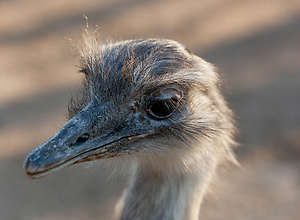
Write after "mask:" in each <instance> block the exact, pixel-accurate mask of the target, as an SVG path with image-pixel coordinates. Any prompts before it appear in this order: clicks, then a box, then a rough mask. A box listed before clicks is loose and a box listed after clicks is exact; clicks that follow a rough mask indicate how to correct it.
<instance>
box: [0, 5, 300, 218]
mask: <svg viewBox="0 0 300 220" xmlns="http://www.w3.org/2000/svg"><path fill="white" fill-rule="evenodd" d="M83 14H85V15H87V16H88V18H89V23H90V25H99V33H101V34H102V35H103V36H104V37H113V38H116V39H128V38H149V37H158V38H170V39H174V40H177V41H179V42H181V43H182V44H185V45H186V46H187V47H188V48H189V49H190V50H191V51H192V52H194V53H195V54H197V55H199V56H201V57H203V58H204V59H205V60H207V61H209V62H211V63H214V64H215V65H216V66H217V67H219V68H220V69H221V72H222V75H223V77H224V78H225V79H226V80H225V84H226V86H224V88H223V91H224V93H225V95H226V98H227V100H228V101H229V102H230V103H231V107H232V109H233V110H234V111H235V112H236V114H237V119H238V122H239V128H240V131H241V134H240V137H239V141H240V142H241V143H242V145H243V146H242V147H240V148H238V149H236V154H237V156H238V160H239V161H240V163H241V165H242V168H238V167H234V166H232V167H230V168H229V169H228V170H227V171H226V172H223V173H222V174H221V176H220V178H219V181H218V182H217V183H216V184H215V186H214V193H213V194H210V196H208V197H207V198H206V199H205V202H204V205H203V206H202V213H201V215H202V219H206V220H208V219H210V220H212V219H228V220H229V219H230V220H231V219H243V220H244V219H246V220H248V219H264V220H265V219H272V220H277V219H278V220H279V219H280V220H282V219H295V220H296V219H300V160H299V158H300V1H299V0H252V1H247V0H207V1H196V0H186V1H182V0H166V1H158V0H152V1H149V0H148V1H147V0H102V1H99V0H91V1H79V0H76V1H74V0H73V1H71V0H64V1H62V0H51V1H40V0H30V1H29V0H0V219H1V220H2V219H3V220H6V219H7V220H18V219H25V220H26V219H31V220H38V219H45V220H50V219H112V212H113V207H114V204H115V202H116V201H117V199H118V198H119V196H120V195H121V193H122V190H123V188H124V187H125V185H126V177H125V180H124V178H121V176H122V174H120V173H119V172H118V171H116V174H115V176H114V177H112V178H110V179H109V177H110V176H111V172H112V171H111V170H109V169H107V168H105V167H100V166H92V167H91V168H89V169H86V168H85V167H86V166H80V165H79V166H75V167H72V168H67V169H64V170H61V171H59V172H57V173H54V174H52V175H50V176H48V177H45V178H43V179H40V180H31V179H29V178H28V177H26V175H25V173H24V171H23V170H22V164H23V161H24V159H25V157H26V155H27V154H28V153H29V152H30V151H31V150H33V149H34V148H36V147H37V146H38V145H40V144H41V143H43V142H44V141H45V140H47V139H48V138H49V137H50V136H52V134H53V133H54V132H55V131H56V130H58V129H59V127H60V126H62V125H63V124H64V123H65V122H66V119H65V115H66V110H67V104H68V100H69V98H70V95H71V93H75V92H76V90H77V86H78V85H80V80H81V74H79V73H77V71H78V68H77V67H76V65H77V64H78V63H77V60H76V59H75V58H74V57H72V56H71V54H70V50H69V48H68V43H67V41H66V40H65V39H64V36H67V37H71V38H76V37H77V36H78V35H79V33H80V30H81V27H82V26H84V25H85V19H83V18H82V15H83Z"/></svg>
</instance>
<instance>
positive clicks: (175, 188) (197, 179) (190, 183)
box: [120, 166, 210, 220]
mask: <svg viewBox="0 0 300 220" xmlns="http://www.w3.org/2000/svg"><path fill="white" fill-rule="evenodd" d="M207 178H208V179H210V178H209V177H207ZM208 179H206V178H203V176H201V175H200V174H199V175H197V173H195V172H193V173H191V172H184V173H182V172H181V173H179V174H178V173H176V174H174V173H173V174H171V175H167V174H166V173H162V172H160V171H155V170H153V169H152V170H149V169H145V167H142V166H139V167H137V168H136V170H135V173H134V174H133V176H132V179H131V183H130V186H129V189H128V192H127V194H126V195H125V201H124V202H125V204H124V208H123V212H122V214H121V218H120V219H121V220H129V219H131V220H132V219H135V220H157V219H161V220H169V219H172V220H197V219H198V218H199V211H200V205H201V201H202V198H203V195H204V192H205V189H206V186H207V184H208V182H209V180H208Z"/></svg>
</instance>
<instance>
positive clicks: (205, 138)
mask: <svg viewBox="0 0 300 220" xmlns="http://www.w3.org/2000/svg"><path fill="white" fill-rule="evenodd" d="M74 46H75V49H76V51H77V57H78V58H79V60H80V69H81V70H80V72H82V73H83V74H84V76H85V77H84V81H83V88H82V90H81V92H82V98H78V99H77V100H74V99H73V100H71V102H70V105H69V109H68V110H69V111H68V113H69V119H70V120H69V121H68V122H67V123H66V124H65V125H64V126H63V127H62V128H61V129H60V130H59V131H58V132H57V133H55V134H54V135H53V136H52V137H51V138H50V139H49V140H47V141H46V142H45V143H43V144H42V145H40V146H39V147H38V148H37V149H35V150H33V151H32V152H31V153H30V154H29V155H28V156H27V158H26V160H25V162H24V169H25V171H26V173H27V175H28V176H29V177H30V178H33V179H36V178H41V177H44V176H46V175H48V174H51V173H53V172H55V171H58V170H60V169H62V168H64V167H67V166H71V165H73V164H78V163H82V162H86V161H93V160H100V159H101V160H102V159H105V160H118V158H123V159H122V161H124V163H126V164H129V165H130V167H133V169H132V177H131V180H130V184H129V187H128V190H127V191H126V193H125V194H124V195H123V197H122V198H121V200H120V202H119V203H118V207H119V210H120V214H119V218H120V219H122V220H146V219H149V220H196V219H198V218H199V212H200V205H201V202H202V199H203V196H204V195H205V192H206V191H207V189H208V185H209V183H210V182H211V180H212V178H213V177H214V175H215V173H216V170H217V167H218V165H219V164H221V163H222V162H225V161H232V162H234V163H235V162H236V161H235V157H234V154H233V152H232V147H233V146H234V145H235V142H234V140H233V136H234V133H235V127H234V123H233V119H232V112H231V110H230V109H229V108H228V107H227V105H226V102H225V101H224V99H223V97H222V95H221V93H220V92H219V89H218V84H219V77H218V74H217V73H216V71H215V68H214V67H213V65H211V64H209V63H207V62H206V61H204V60H203V59H201V58H199V57H198V56H196V55H194V54H192V53H191V52H190V51H188V50H187V49H186V48H185V46H183V45H181V44H179V43H177V42H175V41H172V40H167V39H146V40H127V41H120V42H112V41H107V42H104V41H102V40H99V38H98V37H97V35H96V33H95V32H94V31H91V30H90V29H89V28H88V27H87V28H86V29H84V31H83V34H82V36H81V40H80V42H77V43H74Z"/></svg>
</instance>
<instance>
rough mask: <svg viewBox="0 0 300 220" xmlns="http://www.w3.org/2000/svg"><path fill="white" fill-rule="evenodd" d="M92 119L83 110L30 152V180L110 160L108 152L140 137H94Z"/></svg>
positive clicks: (27, 165)
mask: <svg viewBox="0 0 300 220" xmlns="http://www.w3.org/2000/svg"><path fill="white" fill-rule="evenodd" d="M94 122H95V116H94V115H93V114H92V113H91V111H90V110H84V111H82V112H80V113H79V114H77V115H76V116H74V117H73V118H72V119H71V120H70V121H68V122H67V123H66V124H65V125H64V126H63V127H62V128H61V129H60V130H59V131H58V132H56V133H55V134H54V135H53V136H52V137H51V138H50V139H49V140H47V141H46V142H45V143H44V144H42V145H40V146H39V147H38V148H36V149H35V150H33V151H32V152H31V153H30V154H29V155H28V156H27V158H26V160H25V162H24V166H23V168H24V170H25V171H26V173H27V175H28V176H29V177H31V178H33V179H36V178H41V177H44V176H46V175H48V174H50V173H53V172H55V171H57V170H60V169H62V168H64V167H66V166H69V165H72V164H74V163H79V162H84V161H89V160H94V159H99V158H102V157H109V155H111V154H108V153H109V152H111V151H113V150H116V148H117V147H119V146H120V145H123V144H124V143H127V142H129V141H132V140H135V139H139V138H141V137H143V135H142V134H137V133H128V132H125V133H124V132H121V133H120V132H116V131H115V130H113V129H112V130H111V131H110V132H104V134H103V135H100V136H97V137H93V136H92V135H91V134H90V130H91V128H92V126H93V124H94Z"/></svg>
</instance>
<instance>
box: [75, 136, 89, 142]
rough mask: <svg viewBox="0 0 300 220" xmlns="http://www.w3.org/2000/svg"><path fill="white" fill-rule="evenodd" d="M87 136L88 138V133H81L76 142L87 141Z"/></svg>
mask: <svg viewBox="0 0 300 220" xmlns="http://www.w3.org/2000/svg"><path fill="white" fill-rule="evenodd" d="M89 138H90V135H89V134H83V135H81V136H80V137H79V138H78V139H77V141H76V144H83V143H85V142H87V141H88V139H89Z"/></svg>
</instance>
